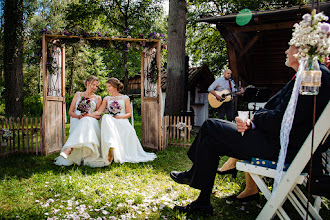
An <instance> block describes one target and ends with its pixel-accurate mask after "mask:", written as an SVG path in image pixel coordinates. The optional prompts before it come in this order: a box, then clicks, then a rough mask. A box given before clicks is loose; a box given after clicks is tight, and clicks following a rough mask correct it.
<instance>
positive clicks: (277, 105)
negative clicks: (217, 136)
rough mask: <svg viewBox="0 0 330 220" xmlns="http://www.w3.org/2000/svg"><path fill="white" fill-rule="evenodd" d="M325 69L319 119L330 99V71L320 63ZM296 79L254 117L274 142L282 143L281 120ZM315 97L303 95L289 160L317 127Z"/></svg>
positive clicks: (319, 98) (254, 121)
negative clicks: (314, 126) (314, 125)
mask: <svg viewBox="0 0 330 220" xmlns="http://www.w3.org/2000/svg"><path fill="white" fill-rule="evenodd" d="M320 68H321V71H322V79H321V87H320V90H319V94H318V95H317V96H316V120H317V119H318V117H319V116H320V114H321V113H322V111H323V109H324V108H325V106H326V105H327V104H328V102H329V98H330V71H329V69H328V68H327V67H326V66H325V65H320ZM294 82H295V79H293V80H290V81H289V82H288V83H287V84H286V85H285V86H284V87H283V88H282V89H281V90H280V91H279V92H278V93H277V94H275V95H274V96H273V97H272V98H270V99H269V101H268V102H267V103H266V105H265V107H264V108H261V109H259V110H258V111H257V112H256V113H255V115H254V118H253V123H254V124H255V126H256V129H260V130H261V131H262V132H264V133H265V135H267V136H269V138H271V139H272V142H273V144H275V145H278V146H279V145H280V130H281V123H282V118H283V115H284V112H285V110H286V107H287V105H288V103H289V100H290V97H291V93H292V90H293V86H294ZM313 105H314V96H310V95H299V97H298V101H297V107H296V113H295V117H294V120H293V124H292V129H291V132H290V137H289V146H288V152H287V161H291V160H292V159H293V158H294V156H295V155H296V153H297V151H298V150H299V148H300V147H301V145H302V144H303V143H304V141H305V139H306V138H307V136H308V134H309V133H310V131H311V130H312V128H313Z"/></svg>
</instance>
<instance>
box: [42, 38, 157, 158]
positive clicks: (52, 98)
mask: <svg viewBox="0 0 330 220" xmlns="http://www.w3.org/2000/svg"><path fill="white" fill-rule="evenodd" d="M63 39H69V40H76V41H79V40H83V41H85V42H87V41H102V42H103V43H104V42H105V41H107V42H109V45H110V44H111V41H122V42H127V43H139V42H144V44H147V45H148V50H146V49H145V50H143V51H142V53H141V118H142V145H143V146H144V147H147V148H150V149H153V150H161V88H160V76H161V74H160V59H161V55H160V51H161V44H160V40H156V39H153V40H149V39H132V38H108V37H87V38H83V37H80V36H65V35H51V34H44V35H43V36H42V69H43V119H42V125H43V130H42V135H43V146H44V149H45V152H44V154H45V155H49V154H51V153H55V152H58V151H60V150H61V148H62V146H63V145H64V142H65V115H66V114H65V44H63V43H61V42H62V41H63ZM48 44H51V46H52V47H53V53H52V57H53V59H54V61H56V62H53V63H47V53H49V52H48V50H47V47H48ZM48 55H49V54H48ZM154 59H156V65H157V70H156V71H157V73H153V74H156V75H155V76H156V78H150V77H149V76H150V73H151V71H154V68H152V66H151V62H152V61H153V60H154ZM47 65H52V67H54V68H52V69H53V71H52V72H47ZM154 79H156V81H155V80H154Z"/></svg>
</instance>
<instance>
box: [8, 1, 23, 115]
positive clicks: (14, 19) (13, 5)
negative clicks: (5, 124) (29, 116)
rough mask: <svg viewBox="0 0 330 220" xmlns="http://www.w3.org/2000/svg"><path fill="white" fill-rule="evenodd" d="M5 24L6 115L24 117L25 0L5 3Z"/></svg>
mask: <svg viewBox="0 0 330 220" xmlns="http://www.w3.org/2000/svg"><path fill="white" fill-rule="evenodd" d="M4 23H5V24H4V57H3V63H4V75H5V98H6V115H7V116H23V104H24V97H23V54H22V53H23V0H6V1H5V7H4Z"/></svg>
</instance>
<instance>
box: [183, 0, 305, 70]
mask: <svg viewBox="0 0 330 220" xmlns="http://www.w3.org/2000/svg"><path fill="white" fill-rule="evenodd" d="M303 3H306V1H303V0H254V1H250V0H229V1H227V0H217V1H206V0H194V1H191V3H190V4H189V5H188V9H189V10H188V11H189V14H188V22H187V42H186V47H187V52H188V54H189V55H190V59H191V63H192V64H193V65H198V66H200V65H202V64H207V65H208V66H209V68H210V70H211V72H213V74H215V75H219V74H220V73H221V72H222V70H223V69H225V68H228V57H227V48H226V43H225V41H224V39H223V38H222V37H221V34H220V33H219V31H218V30H217V29H216V27H215V25H213V24H208V23H202V22H198V21H197V20H198V19H199V18H201V17H209V16H221V15H226V14H231V13H237V12H239V11H240V10H242V9H244V8H248V9H250V10H252V11H258V10H268V9H279V8H285V7H291V6H294V5H300V4H303Z"/></svg>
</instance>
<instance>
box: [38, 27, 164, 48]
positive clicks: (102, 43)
mask: <svg viewBox="0 0 330 220" xmlns="http://www.w3.org/2000/svg"><path fill="white" fill-rule="evenodd" d="M41 34H54V32H53V31H52V30H50V29H44V30H42V31H41ZM58 35H64V36H81V37H83V38H92V37H100V38H102V37H111V38H112V39H113V40H114V39H115V38H128V39H129V38H132V36H131V35H130V34H129V28H128V27H126V28H125V30H124V31H123V34H119V36H118V37H115V36H110V34H108V33H106V34H101V33H100V32H96V33H88V32H86V31H85V30H80V31H76V30H73V31H68V30H67V29H65V30H64V31H60V32H59V33H58ZM136 38H140V39H150V40H151V39H158V40H161V48H162V49H164V50H166V49H167V46H166V37H165V36H164V35H163V34H161V33H157V32H151V33H149V34H147V35H144V34H138V36H136ZM61 41H62V42H63V43H77V42H79V39H77V38H63V39H61ZM85 42H86V40H85ZM88 43H89V44H90V45H91V46H92V47H104V48H106V47H108V46H109V45H112V46H113V47H115V48H116V49H124V50H129V49H132V48H135V49H138V50H140V49H144V48H148V47H149V45H148V43H146V42H140V43H137V44H136V43H135V42H111V43H109V41H108V40H105V39H88Z"/></svg>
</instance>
